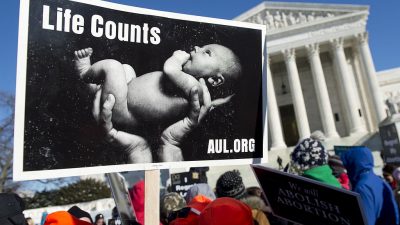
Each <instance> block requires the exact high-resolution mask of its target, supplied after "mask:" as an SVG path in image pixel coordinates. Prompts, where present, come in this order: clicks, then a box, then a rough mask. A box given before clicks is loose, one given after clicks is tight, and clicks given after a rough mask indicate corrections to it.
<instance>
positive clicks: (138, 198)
mask: <svg viewBox="0 0 400 225" xmlns="http://www.w3.org/2000/svg"><path fill="white" fill-rule="evenodd" d="M129 195H130V196H131V202H132V206H133V210H134V213H135V215H136V219H137V221H138V222H139V223H140V224H142V225H144V180H140V181H139V182H137V183H136V184H134V185H133V187H132V189H131V190H129Z"/></svg>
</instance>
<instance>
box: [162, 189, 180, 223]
mask: <svg viewBox="0 0 400 225" xmlns="http://www.w3.org/2000/svg"><path fill="white" fill-rule="evenodd" d="M184 207H186V201H185V199H184V198H183V197H182V196H181V195H180V194H178V193H176V192H170V193H167V194H165V195H164V196H163V197H162V198H161V203H160V219H161V221H162V222H163V223H166V221H167V219H168V216H169V214H170V213H172V212H175V211H178V210H180V209H182V208H184Z"/></svg>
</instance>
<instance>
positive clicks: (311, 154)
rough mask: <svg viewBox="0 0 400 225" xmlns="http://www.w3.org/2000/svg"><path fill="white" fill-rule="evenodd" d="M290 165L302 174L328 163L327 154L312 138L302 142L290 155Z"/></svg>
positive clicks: (319, 143)
mask: <svg viewBox="0 0 400 225" xmlns="http://www.w3.org/2000/svg"><path fill="white" fill-rule="evenodd" d="M290 158H291V160H292V161H291V165H292V167H293V168H294V169H295V170H296V171H297V172H300V173H301V172H303V171H305V170H308V169H311V168H313V167H316V166H322V165H326V164H327V163H328V152H327V151H326V149H325V147H324V146H323V145H322V143H321V142H319V141H317V140H314V139H312V138H306V139H304V140H302V141H301V142H300V143H299V144H298V145H297V146H296V147H295V148H294V150H293V152H292V153H291V154H290Z"/></svg>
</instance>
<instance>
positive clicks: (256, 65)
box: [16, 0, 264, 172]
mask: <svg viewBox="0 0 400 225" xmlns="http://www.w3.org/2000/svg"><path fill="white" fill-rule="evenodd" d="M92 4H94V3H90V4H86V3H80V2H70V1H66V0H65V1H47V0H37V1H31V2H30V6H29V17H28V18H29V23H28V24H27V28H26V30H27V47H26V48H27V49H26V56H25V57H26V74H25V76H26V78H25V79H26V83H24V84H22V85H21V84H20V83H18V85H19V86H17V91H18V90H21V89H24V90H25V96H24V98H25V99H24V102H25V105H24V112H25V114H24V118H16V119H17V120H18V119H22V120H23V121H24V134H23V141H24V143H23V149H16V151H21V152H22V151H23V171H24V172H28V171H43V170H53V169H69V168H82V167H96V166H110V165H121V164H143V163H144V164H146V163H164V162H165V163H170V162H172V163H173V162H180V161H204V163H205V165H206V164H207V162H209V161H212V160H229V159H248V158H249V159H250V158H262V157H263V155H262V152H263V149H262V146H263V129H264V125H263V109H262V66H263V63H262V60H263V57H262V53H263V50H262V45H263V44H262V43H263V38H262V36H263V32H262V30H261V29H256V28H254V27H245V26H244V25H243V24H242V25H240V26H235V25H234V23H235V22H232V21H230V23H228V24H229V25H228V24H226V23H222V22H221V23H219V22H218V21H219V20H211V22H209V21H206V19H204V18H202V19H199V20H197V19H195V18H191V16H187V15H182V16H180V15H179V14H168V13H167V14H165V15H170V16H165V15H164V14H161V15H158V14H157V15H156V13H150V14H148V13H146V12H147V11H146V10H143V11H141V10H136V11H137V12H136V11H135V9H134V8H127V10H120V9H119V8H118V7H116V8H113V7H110V8H107V7H102V6H98V5H92ZM96 4H98V3H96ZM221 21H222V20H221ZM20 35H21V34H20ZM21 135H22V134H21ZM21 160H22V159H21Z"/></svg>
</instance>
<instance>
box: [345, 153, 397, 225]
mask: <svg viewBox="0 0 400 225" xmlns="http://www.w3.org/2000/svg"><path fill="white" fill-rule="evenodd" d="M341 158H342V161H343V164H344V166H345V167H346V169H347V173H348V175H349V178H350V182H351V184H352V186H353V191H355V192H357V193H359V194H360V196H361V204H362V207H363V208H364V214H365V216H366V219H367V224H368V225H389V224H393V225H395V224H399V213H398V209H397V205H396V202H395V199H394V196H393V193H392V189H391V188H390V187H389V185H388V184H387V183H386V182H385V181H384V180H382V179H381V178H379V177H378V176H377V175H375V174H374V172H373V170H372V169H373V166H374V161H373V157H372V154H371V150H369V149H368V148H366V147H353V148H352V149H350V150H348V151H347V152H345V153H343V154H342V155H341Z"/></svg>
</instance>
